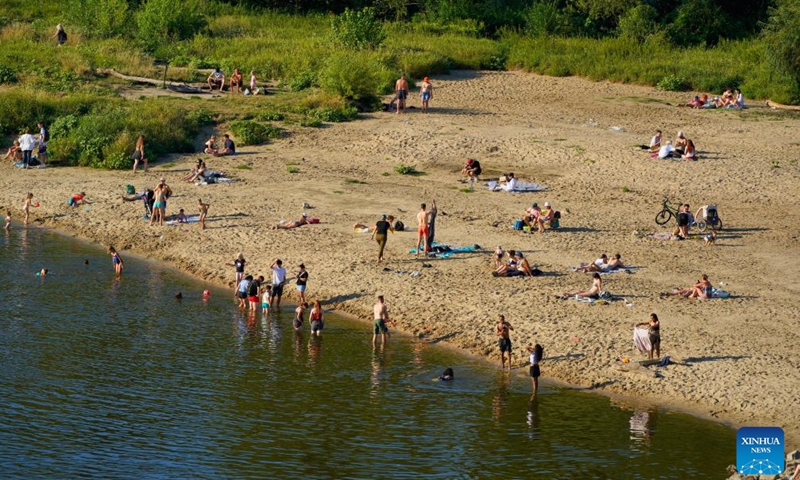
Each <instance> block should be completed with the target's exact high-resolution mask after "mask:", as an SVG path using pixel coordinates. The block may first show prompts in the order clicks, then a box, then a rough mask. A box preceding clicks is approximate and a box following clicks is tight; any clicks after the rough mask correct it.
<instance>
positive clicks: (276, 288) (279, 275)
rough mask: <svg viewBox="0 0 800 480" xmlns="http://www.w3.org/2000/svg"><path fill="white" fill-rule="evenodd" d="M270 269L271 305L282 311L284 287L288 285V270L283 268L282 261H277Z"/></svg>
mask: <svg viewBox="0 0 800 480" xmlns="http://www.w3.org/2000/svg"><path fill="white" fill-rule="evenodd" d="M269 268H271V269H272V291H271V293H272V296H271V297H270V302H269V304H270V305H274V306H275V308H278V309H280V308H281V297H282V296H283V285H284V284H285V283H286V269H285V268H283V262H282V261H281V260H280V259H275V261H274V262H272V265H270V266H269Z"/></svg>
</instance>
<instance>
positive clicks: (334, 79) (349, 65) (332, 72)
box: [320, 53, 379, 102]
mask: <svg viewBox="0 0 800 480" xmlns="http://www.w3.org/2000/svg"><path fill="white" fill-rule="evenodd" d="M378 68H379V67H378V66H377V65H376V62H375V61H374V60H373V59H372V58H371V57H370V56H369V55H362V54H354V53H342V54H336V55H332V56H331V57H330V58H329V59H328V62H327V64H326V65H325V68H324V69H323V70H322V72H320V86H321V87H322V89H323V90H324V91H325V92H326V93H329V94H333V95H338V96H340V97H342V98H344V99H346V100H353V101H357V102H360V101H367V102H368V101H371V100H372V99H373V98H375V92H376V91H377V89H378V78H377V75H376V71H377V70H378Z"/></svg>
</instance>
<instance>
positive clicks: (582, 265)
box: [569, 263, 639, 275]
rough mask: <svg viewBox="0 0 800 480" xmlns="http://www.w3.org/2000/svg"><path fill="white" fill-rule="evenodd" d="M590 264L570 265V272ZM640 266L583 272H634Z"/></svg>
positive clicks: (605, 273)
mask: <svg viewBox="0 0 800 480" xmlns="http://www.w3.org/2000/svg"><path fill="white" fill-rule="evenodd" d="M588 266H589V265H588V264H585V263H581V264H580V265H578V266H577V267H570V269H569V271H570V272H577V271H578V269H580V268H585V267H588ZM637 268H639V267H623V268H615V269H614V270H608V271H604V272H583V273H599V274H600V275H611V274H612V273H633V272H634V270H636V269H637Z"/></svg>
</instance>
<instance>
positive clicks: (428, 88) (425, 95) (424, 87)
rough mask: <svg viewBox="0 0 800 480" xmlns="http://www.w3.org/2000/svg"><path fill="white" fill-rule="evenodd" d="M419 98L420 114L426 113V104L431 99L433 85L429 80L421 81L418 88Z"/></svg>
mask: <svg viewBox="0 0 800 480" xmlns="http://www.w3.org/2000/svg"><path fill="white" fill-rule="evenodd" d="M419 97H420V98H421V99H422V113H428V103H429V102H430V101H431V98H433V85H431V79H430V78H428V77H425V78H423V79H422V84H421V85H420V86H419Z"/></svg>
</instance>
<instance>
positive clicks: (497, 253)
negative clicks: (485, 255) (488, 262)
mask: <svg viewBox="0 0 800 480" xmlns="http://www.w3.org/2000/svg"><path fill="white" fill-rule="evenodd" d="M504 256H505V252H504V251H503V247H501V246H500V245H498V246H497V248H495V249H494V268H495V269H499V268H500V267H501V266H502V265H503V257H504Z"/></svg>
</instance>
